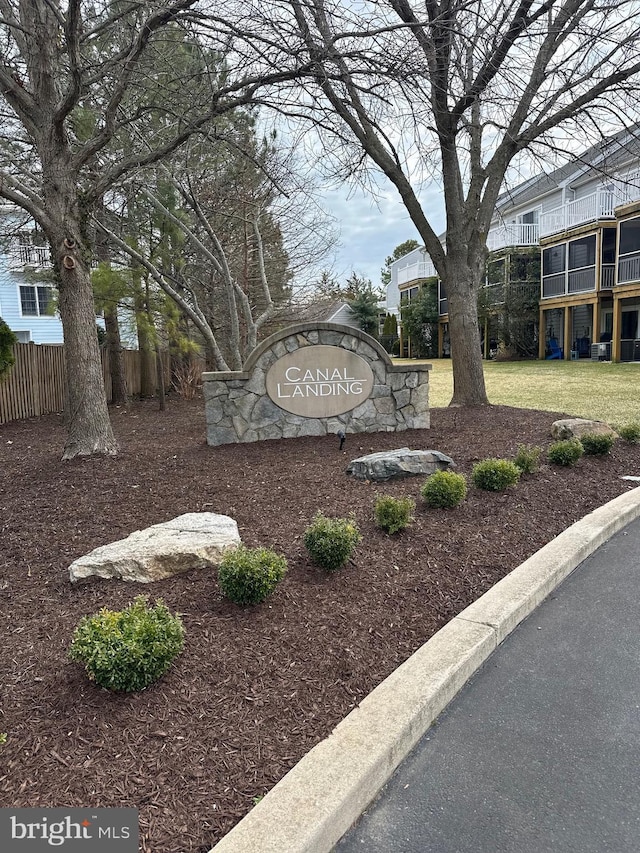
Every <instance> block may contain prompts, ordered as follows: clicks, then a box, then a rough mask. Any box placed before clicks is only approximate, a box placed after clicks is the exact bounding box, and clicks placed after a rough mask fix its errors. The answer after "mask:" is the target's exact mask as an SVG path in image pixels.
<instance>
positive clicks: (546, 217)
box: [540, 170, 640, 237]
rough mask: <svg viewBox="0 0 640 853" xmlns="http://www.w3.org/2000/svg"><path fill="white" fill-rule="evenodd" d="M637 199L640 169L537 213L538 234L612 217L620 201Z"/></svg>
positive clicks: (639, 194) (639, 189) (544, 234)
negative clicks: (538, 217) (573, 199)
mask: <svg viewBox="0 0 640 853" xmlns="http://www.w3.org/2000/svg"><path fill="white" fill-rule="evenodd" d="M638 199H640V170H639V171H636V172H632V173H630V174H628V175H627V176H626V177H625V178H624V179H622V178H620V179H618V180H616V181H613V182H612V184H611V189H606V190H604V189H602V190H597V192H594V193H591V195H587V196H585V197H584V198H579V199H577V200H576V201H569V202H567V203H566V204H562V205H560V206H559V207H555V208H554V209H553V210H547V211H546V212H545V213H542V214H541V215H540V236H541V237H545V236H546V235H547V234H556V233H557V232H558V231H565V230H566V229H567V228H575V226H576V225H582V224H583V223H587V222H595V221H596V220H598V219H614V210H615V208H616V207H617V206H618V205H620V204H626V203H627V202H630V201H636V200H638Z"/></svg>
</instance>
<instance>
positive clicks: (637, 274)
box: [618, 252, 640, 284]
mask: <svg viewBox="0 0 640 853" xmlns="http://www.w3.org/2000/svg"><path fill="white" fill-rule="evenodd" d="M632 281H640V252H633V253H632V254H630V255H624V256H623V257H621V258H620V259H619V260H618V284H627V283H628V282H632Z"/></svg>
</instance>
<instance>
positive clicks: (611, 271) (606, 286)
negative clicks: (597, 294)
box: [600, 264, 616, 290]
mask: <svg viewBox="0 0 640 853" xmlns="http://www.w3.org/2000/svg"><path fill="white" fill-rule="evenodd" d="M615 280H616V265H615V264H602V270H601V273H600V290H611V289H612V288H613V286H614V284H615Z"/></svg>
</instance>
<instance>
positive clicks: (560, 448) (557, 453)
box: [547, 438, 584, 467]
mask: <svg viewBox="0 0 640 853" xmlns="http://www.w3.org/2000/svg"><path fill="white" fill-rule="evenodd" d="M583 453H584V447H583V446H582V443H581V442H580V441H579V440H578V439H577V438H569V439H565V440H563V441H556V442H555V443H554V444H552V445H551V446H550V447H549V449H548V450H547V458H548V460H549V462H553V464H554V465H564V466H565V467H569V466H571V465H575V464H576V462H577V461H578V459H580V457H581V456H582V454H583Z"/></svg>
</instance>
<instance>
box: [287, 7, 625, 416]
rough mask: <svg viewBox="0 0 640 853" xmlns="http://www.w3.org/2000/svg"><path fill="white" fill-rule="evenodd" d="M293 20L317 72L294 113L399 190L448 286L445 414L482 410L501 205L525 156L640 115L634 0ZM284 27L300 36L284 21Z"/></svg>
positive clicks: (342, 162) (326, 13)
mask: <svg viewBox="0 0 640 853" xmlns="http://www.w3.org/2000/svg"><path fill="white" fill-rule="evenodd" d="M289 8H290V10H291V12H292V14H293V15H294V16H295V20H296V25H297V28H298V32H299V33H300V35H301V37H302V39H303V40H304V43H305V50H306V55H307V57H308V60H309V62H310V63H312V64H313V68H314V71H315V80H314V85H307V86H306V90H305V91H306V98H301V99H300V101H299V105H298V107H297V108H296V110H295V111H296V112H297V113H298V114H306V116H307V117H308V118H309V119H311V120H312V121H314V122H316V124H317V125H318V126H319V127H320V128H321V132H322V133H323V134H324V135H325V138H326V134H327V133H330V134H332V135H333V140H334V141H333V143H332V144H331V145H327V152H328V154H329V153H330V152H331V150H333V152H334V153H335V154H336V157H337V165H338V168H339V169H340V170H341V171H342V174H344V175H345V176H353V175H354V174H358V172H359V171H361V170H362V167H363V165H366V164H365V163H364V161H363V157H364V158H366V163H368V167H370V166H371V165H373V166H374V167H376V168H377V169H378V170H380V171H381V172H382V173H384V175H386V176H387V178H388V179H389V180H390V181H391V182H392V183H393V184H394V185H395V187H396V189H397V190H398V193H399V194H400V197H401V199H402V202H403V204H404V205H405V207H406V209H407V211H408V213H409V215H410V217H411V219H412V221H413V223H414V225H415V226H416V228H417V230H418V232H419V234H420V236H421V238H422V240H423V242H424V245H425V247H426V249H427V251H428V253H429V255H430V256H431V258H432V260H433V262H434V265H435V267H436V270H437V272H438V275H439V276H440V278H441V279H442V281H443V282H444V284H445V286H446V289H447V296H448V303H449V328H450V336H451V350H452V357H453V375H454V393H453V399H452V401H451V404H452V405H474V404H483V403H486V402H487V396H486V391H485V384H484V375H483V370H482V361H481V349H480V338H479V331H478V321H477V297H478V291H479V288H480V285H481V283H482V280H483V277H484V270H485V261H486V256H487V248H486V238H487V233H488V230H489V224H490V221H491V218H492V215H493V212H494V209H495V203H496V199H497V197H498V194H499V192H500V190H501V188H502V187H503V185H504V181H505V176H506V175H507V172H508V169H509V167H510V166H511V165H512V164H514V163H515V162H517V160H518V157H519V155H522V153H523V152H526V151H532V150H533V151H536V150H538V151H539V150H540V148H541V146H543V145H550V146H554V145H555V146H556V147H559V143H558V139H559V138H563V137H564V138H566V137H567V136H568V137H571V136H573V137H574V138H575V137H577V138H578V139H579V140H580V143H581V145H582V147H584V143H585V139H586V138H588V137H590V136H591V137H593V134H594V133H597V132H602V129H604V131H606V130H609V132H612V131H613V130H615V129H619V128H621V127H623V126H624V122H625V121H630V119H629V117H631V118H633V117H634V116H635V115H636V100H637V91H638V73H639V71H640V16H638V14H637V4H636V3H634V2H631V0H628V2H627V0H493V2H490V3H485V2H480V0H440V2H437V0H426V2H412V0H379V1H378V0H377V1H376V2H373V1H372V2H367V0H365V2H363V3H361V4H356V5H355V6H354V5H351V4H343V3H340V2H336V0H290V3H289ZM281 26H282V28H283V30H284V29H285V28H291V23H290V21H289V19H284V18H283V22H282V24H281ZM287 31H290V30H287ZM336 138H337V139H338V140H339V143H340V144H338V145H337V144H336V141H335V140H336ZM560 145H561V143H560ZM427 179H428V180H430V181H433V180H435V181H436V183H438V184H439V185H440V186H441V189H442V193H443V197H444V206H445V210H446V238H445V241H444V245H443V244H442V242H441V240H440V239H439V237H438V234H437V233H436V231H435V229H434V226H433V223H432V221H430V218H429V214H428V210H427V209H426V208H425V207H424V206H423V204H422V203H421V200H420V192H421V189H422V187H423V186H424V185H425V182H426V180H427Z"/></svg>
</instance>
